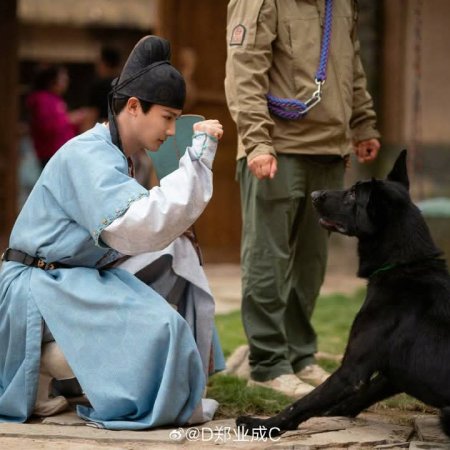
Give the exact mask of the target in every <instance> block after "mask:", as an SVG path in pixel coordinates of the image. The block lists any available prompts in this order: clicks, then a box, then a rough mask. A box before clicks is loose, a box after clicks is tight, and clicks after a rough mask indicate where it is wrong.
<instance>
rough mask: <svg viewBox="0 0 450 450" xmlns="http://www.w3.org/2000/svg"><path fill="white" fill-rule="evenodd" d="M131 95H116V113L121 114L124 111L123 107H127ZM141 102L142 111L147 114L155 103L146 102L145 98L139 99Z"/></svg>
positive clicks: (114, 100) (114, 107) (114, 99)
mask: <svg viewBox="0 0 450 450" xmlns="http://www.w3.org/2000/svg"><path fill="white" fill-rule="evenodd" d="M129 98H130V97H122V96H121V97H115V98H113V110H114V112H115V113H116V114H119V113H120V111H122V109H123V108H125V105H126V104H127V101H128V99H129ZM138 100H139V103H140V105H141V108H142V111H143V112H144V114H147V113H148V112H149V110H150V108H151V107H152V106H153V103H150V102H146V101H144V100H141V99H140V98H139V99H138Z"/></svg>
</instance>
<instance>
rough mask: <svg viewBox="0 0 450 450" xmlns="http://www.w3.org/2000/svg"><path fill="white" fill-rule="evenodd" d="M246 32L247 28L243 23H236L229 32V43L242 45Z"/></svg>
mask: <svg viewBox="0 0 450 450" xmlns="http://www.w3.org/2000/svg"><path fill="white" fill-rule="evenodd" d="M246 33H247V29H246V28H245V27H244V25H242V24H239V25H236V26H235V27H234V28H233V31H232V33H231V39H230V45H242V44H243V43H244V39H245V34H246Z"/></svg>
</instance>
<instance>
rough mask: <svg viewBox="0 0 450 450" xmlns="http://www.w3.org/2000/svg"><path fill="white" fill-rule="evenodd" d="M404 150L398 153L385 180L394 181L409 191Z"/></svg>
mask: <svg viewBox="0 0 450 450" xmlns="http://www.w3.org/2000/svg"><path fill="white" fill-rule="evenodd" d="M406 153H407V152H406V149H405V150H402V151H401V152H400V155H398V158H397V160H396V161H395V163H394V166H393V167H392V169H391V171H390V172H389V174H388V176H387V179H388V180H389V181H396V182H397V183H401V184H403V186H405V188H406V189H408V190H409V178H408V168H407V166H406Z"/></svg>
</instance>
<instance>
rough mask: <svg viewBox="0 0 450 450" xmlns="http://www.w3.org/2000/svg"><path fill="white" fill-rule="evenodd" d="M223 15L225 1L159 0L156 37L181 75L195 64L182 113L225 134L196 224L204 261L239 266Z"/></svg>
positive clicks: (237, 203) (233, 135)
mask: <svg viewBox="0 0 450 450" xmlns="http://www.w3.org/2000/svg"><path fill="white" fill-rule="evenodd" d="M226 13H227V1H226V0H215V1H211V0H162V1H160V3H159V25H158V27H157V34H159V35H160V36H163V37H165V38H167V39H169V40H170V42H171V44H172V54H173V55H172V61H173V63H174V65H175V66H177V67H178V68H180V69H182V70H183V69H184V70H186V67H185V66H186V65H189V64H192V63H193V62H194V61H193V60H194V59H195V70H194V71H193V75H192V80H189V74H188V76H187V78H188V80H187V81H188V91H189V88H190V86H194V88H195V89H192V87H191V91H192V92H193V93H194V94H195V95H193V97H194V98H191V99H189V98H188V102H189V103H190V104H191V106H189V105H188V110H186V111H185V112H191V113H196V114H201V115H203V116H205V117H207V118H211V119H212V118H217V119H219V120H220V121H221V122H222V124H223V126H224V130H225V133H224V137H223V139H222V140H221V141H220V144H219V149H218V153H217V157H216V160H215V163H214V195H213V199H212V200H211V202H210V204H209V205H208V207H207V209H206V210H205V212H204V213H203V215H202V217H201V218H200V219H199V220H198V222H197V224H196V230H197V234H198V238H199V241H200V245H201V247H202V250H203V253H204V256H205V260H206V261H207V262H214V261H220V262H238V261H239V246H240V200H239V186H238V184H237V182H236V181H235V168H236V161H235V156H236V139H237V137H236V130H235V126H234V122H233V121H232V120H231V117H230V116H229V113H228V108H227V105H226V101H225V93H224V85H223V83H224V78H225V60H226V39H225V32H226ZM187 49H188V50H187ZM186 54H187V59H188V61H186ZM187 72H189V70H188V71H187ZM185 76H186V75H185ZM192 92H191V93H192Z"/></svg>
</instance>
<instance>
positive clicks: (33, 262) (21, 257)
mask: <svg viewBox="0 0 450 450" xmlns="http://www.w3.org/2000/svg"><path fill="white" fill-rule="evenodd" d="M2 261H14V262H18V263H21V264H25V265H26V266H30V267H37V268H38V269H42V270H53V269H59V268H62V267H66V268H67V267H70V266H67V265H66V264H61V263H57V262H52V263H46V262H45V261H44V260H43V259H40V258H35V257H33V256H30V255H28V254H27V253H25V252H21V251H20V250H14V249H13V248H7V249H6V250H5V251H4V253H3V255H2Z"/></svg>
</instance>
